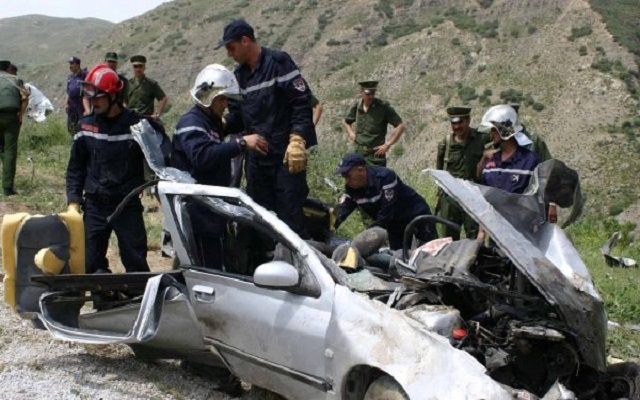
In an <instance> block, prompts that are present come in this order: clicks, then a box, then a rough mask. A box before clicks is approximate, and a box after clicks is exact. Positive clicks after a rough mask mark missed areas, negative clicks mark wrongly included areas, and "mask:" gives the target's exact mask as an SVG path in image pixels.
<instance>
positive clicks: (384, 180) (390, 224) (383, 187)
mask: <svg viewBox="0 0 640 400" xmlns="http://www.w3.org/2000/svg"><path fill="white" fill-rule="evenodd" d="M336 173H337V174H340V175H342V177H343V178H344V181H345V194H344V195H343V196H342V199H341V200H340V206H339V209H338V213H337V214H338V215H337V218H336V222H335V225H334V226H335V228H336V229H337V228H338V227H339V226H340V224H342V223H343V222H344V221H345V220H346V219H347V217H348V216H349V215H350V214H351V213H352V212H353V210H355V209H356V208H357V207H359V208H360V209H361V210H362V211H363V212H364V213H365V214H367V215H368V216H370V217H371V218H372V219H373V223H372V225H371V227H374V226H379V227H381V228H383V229H386V231H387V233H388V236H389V246H390V247H391V249H392V250H397V249H400V248H402V239H403V235H404V230H405V228H406V227H407V225H409V223H410V222H411V220H413V219H414V218H415V217H417V216H419V215H429V214H431V209H430V208H429V205H428V204H427V202H426V201H425V200H424V198H423V197H422V196H420V195H419V194H418V193H417V192H416V191H415V190H413V189H412V188H411V187H409V186H407V185H405V184H404V183H403V182H402V180H401V179H400V178H399V177H398V175H396V173H395V172H394V171H392V170H390V169H389V168H386V167H369V166H367V163H366V161H365V159H364V158H363V157H362V156H361V155H358V154H355V153H350V154H347V155H346V156H345V157H344V158H343V159H342V160H341V161H340V164H339V166H338V169H337V170H336ZM417 228H418V231H417V233H416V235H415V236H416V237H417V238H418V239H419V240H421V241H423V242H428V241H429V240H433V239H435V238H436V235H435V229H434V228H433V226H430V225H429V224H426V223H421V224H419V225H418V227H417Z"/></svg>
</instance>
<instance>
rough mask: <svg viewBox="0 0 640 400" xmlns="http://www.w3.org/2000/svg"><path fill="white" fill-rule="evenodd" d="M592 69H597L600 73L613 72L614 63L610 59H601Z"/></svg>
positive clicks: (592, 64) (592, 65)
mask: <svg viewBox="0 0 640 400" xmlns="http://www.w3.org/2000/svg"><path fill="white" fill-rule="evenodd" d="M591 68H593V69H597V70H598V71H600V72H611V70H612V69H613V63H612V62H611V61H610V60H609V59H608V58H606V57H601V58H599V59H597V60H596V61H594V62H592V63H591Z"/></svg>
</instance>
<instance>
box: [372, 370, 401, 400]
mask: <svg viewBox="0 0 640 400" xmlns="http://www.w3.org/2000/svg"><path fill="white" fill-rule="evenodd" d="M363 400H409V396H407V394H406V393H405V391H404V390H403V389H402V386H400V384H399V383H398V382H396V380H395V379H393V378H392V377H390V376H389V375H383V376H381V377H379V378H377V379H376V380H374V381H373V382H371V384H370V385H369V388H368V389H367V391H366V392H365V394H364V398H363Z"/></svg>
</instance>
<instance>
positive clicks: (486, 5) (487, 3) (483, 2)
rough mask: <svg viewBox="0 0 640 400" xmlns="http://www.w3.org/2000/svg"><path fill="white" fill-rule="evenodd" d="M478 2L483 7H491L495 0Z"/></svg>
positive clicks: (479, 0)
mask: <svg viewBox="0 0 640 400" xmlns="http://www.w3.org/2000/svg"><path fill="white" fill-rule="evenodd" d="M478 4H480V7H482V8H489V7H491V5H492V4H493V0H478Z"/></svg>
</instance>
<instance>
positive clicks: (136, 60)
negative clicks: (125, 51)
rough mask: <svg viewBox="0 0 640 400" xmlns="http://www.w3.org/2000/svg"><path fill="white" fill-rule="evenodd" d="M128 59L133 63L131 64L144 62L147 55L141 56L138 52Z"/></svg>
mask: <svg viewBox="0 0 640 400" xmlns="http://www.w3.org/2000/svg"><path fill="white" fill-rule="evenodd" d="M129 60H130V61H131V64H133V65H136V64H146V63H147V57H145V56H142V55H140V54H137V55H135V56H131V58H130V59H129Z"/></svg>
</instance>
